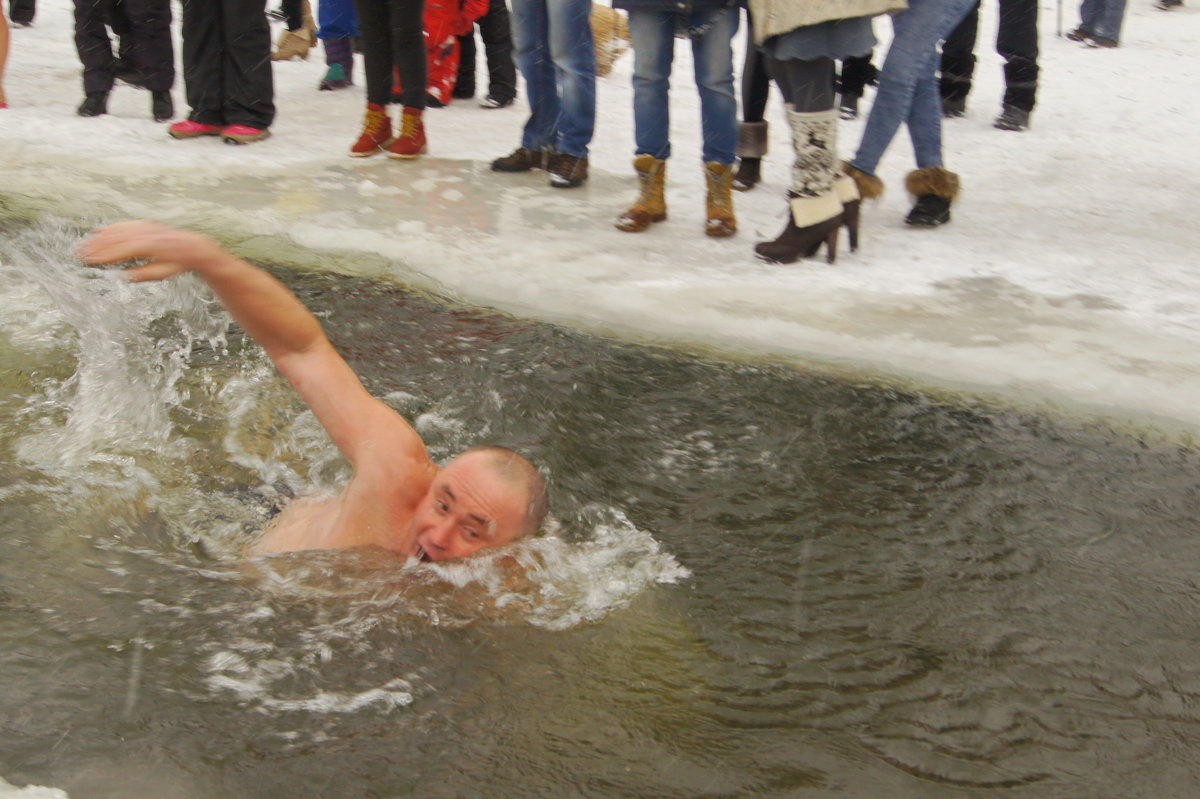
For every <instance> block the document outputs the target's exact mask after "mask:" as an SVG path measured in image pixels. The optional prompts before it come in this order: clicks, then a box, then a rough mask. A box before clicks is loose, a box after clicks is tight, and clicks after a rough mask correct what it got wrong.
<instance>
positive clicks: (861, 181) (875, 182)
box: [842, 161, 883, 200]
mask: <svg viewBox="0 0 1200 799" xmlns="http://www.w3.org/2000/svg"><path fill="white" fill-rule="evenodd" d="M842 173H843V174H844V175H846V176H847V177H849V178H851V179H853V180H854V185H855V187H856V188H857V189H858V196H859V197H861V198H862V199H864V200H878V199H879V198H880V197H882V196H883V181H882V180H880V179H879V178H877V177H875V176H874V175H868V174H867V173H866V172H863V171H862V170H861V169H858V168H857V167H853V166H850V162H849V161H843V162H842Z"/></svg>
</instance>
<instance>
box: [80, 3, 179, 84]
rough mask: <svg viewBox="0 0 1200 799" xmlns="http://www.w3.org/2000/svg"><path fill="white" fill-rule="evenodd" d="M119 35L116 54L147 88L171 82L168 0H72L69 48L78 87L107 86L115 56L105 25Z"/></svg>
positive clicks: (112, 76) (172, 50)
mask: <svg viewBox="0 0 1200 799" xmlns="http://www.w3.org/2000/svg"><path fill="white" fill-rule="evenodd" d="M109 27H111V28H112V29H113V33H115V34H117V35H118V36H119V37H120V51H121V52H120V55H121V57H122V58H128V59H129V60H130V61H131V62H132V63H131V66H133V67H134V68H135V69H137V71H138V72H140V73H141V76H142V78H143V80H144V81H145V85H146V88H147V89H150V90H151V91H168V90H170V88H171V87H172V86H174V85H175V48H174V46H173V45H172V44H171V3H170V0H101V2H96V0H75V49H76V50H77V51H78V52H79V61H80V63H82V64H83V91H84V92H85V93H89V94H90V93H91V92H107V91H110V90H111V89H112V87H113V81H114V80H115V76H116V71H117V57H116V56H114V55H113V48H112V41H111V39H110V38H109V35H108V28H109Z"/></svg>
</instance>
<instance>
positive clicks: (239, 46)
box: [167, 0, 275, 144]
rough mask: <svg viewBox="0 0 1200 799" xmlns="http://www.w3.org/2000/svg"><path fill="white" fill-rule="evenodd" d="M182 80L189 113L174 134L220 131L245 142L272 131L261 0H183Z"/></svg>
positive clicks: (268, 45)
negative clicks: (189, 109)
mask: <svg viewBox="0 0 1200 799" xmlns="http://www.w3.org/2000/svg"><path fill="white" fill-rule="evenodd" d="M182 5H183V22H182V24H181V25H180V33H181V34H182V36H183V84H184V89H185V91H186V94H187V103H188V106H189V107H190V108H191V111H190V112H189V113H188V118H187V119H185V120H183V121H182V122H176V123H175V124H174V125H171V126H170V127H169V128H167V132H168V133H170V134H171V136H173V137H175V138H176V139H194V138H197V137H199V136H220V137H221V138H222V139H223V140H224V141H225V142H226V143H227V144H249V143H251V142H257V141H262V140H263V139H265V138H267V137H268V136H270V135H271V130H270V128H271V123H272V122H273V121H275V84H274V79H273V77H272V75H271V28H270V24H269V23H268V22H267V16H266V13H265V12H266V3H265V2H261V1H260V0H239V2H227V1H226V0H183V2H182Z"/></svg>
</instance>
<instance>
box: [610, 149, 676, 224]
mask: <svg viewBox="0 0 1200 799" xmlns="http://www.w3.org/2000/svg"><path fill="white" fill-rule="evenodd" d="M633 169H634V171H635V172H637V176H638V191H639V192H640V193H639V194H638V198H637V200H635V201H634V203H633V205H631V206H629V209H628V210H627V211H625V213H623V214H621V216H620V217H618V219H617V222H616V227H617V230H624V231H625V232H626V233H640V232H642V231H643V230H645V229H646V228H648V227H650V225H652V224H654V223H655V222H662V221H663V220H664V219H666V218H667V198H666V197H665V196H664V192H665V190H666V183H667V162H666V159H663V158H655V157H654V156H652V155H650V154H649V153H642V154H641V155H639V156H637V157H636V158H634V159H633Z"/></svg>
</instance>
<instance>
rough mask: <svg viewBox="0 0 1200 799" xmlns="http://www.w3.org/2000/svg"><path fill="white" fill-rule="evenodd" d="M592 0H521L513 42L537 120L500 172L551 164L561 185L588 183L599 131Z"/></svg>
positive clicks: (516, 2) (499, 163) (554, 182)
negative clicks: (594, 139) (591, 148)
mask: <svg viewBox="0 0 1200 799" xmlns="http://www.w3.org/2000/svg"><path fill="white" fill-rule="evenodd" d="M591 19H592V0H513V5H512V23H513V46H514V56H515V57H516V60H517V67H518V68H519V69H520V70H521V75H522V76H523V77H524V78H525V93H526V96H527V97H528V98H529V120H528V121H527V122H526V123H525V129H524V131H523V132H522V134H521V146H520V147H518V148H517V149H516V150H513V151H512V152H511V153H509V154H508V155H506V156H504V157H503V158H497V159H496V160H495V161H493V162H492V170H493V171H495V172H528V171H530V170H531V169H545V170H546V171H547V172H549V173H550V185H551V186H553V187H554V188H556V189H571V188H575V187H577V186H582V185H583V184H584V182H585V181H586V180H587V177H588V145H589V144H590V143H591V141H592V134H593V133H594V132H595V129H596V44H595V40H594V39H593V38H592V21H591Z"/></svg>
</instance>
